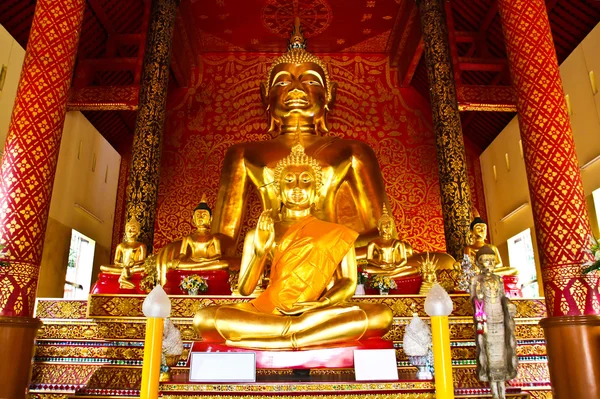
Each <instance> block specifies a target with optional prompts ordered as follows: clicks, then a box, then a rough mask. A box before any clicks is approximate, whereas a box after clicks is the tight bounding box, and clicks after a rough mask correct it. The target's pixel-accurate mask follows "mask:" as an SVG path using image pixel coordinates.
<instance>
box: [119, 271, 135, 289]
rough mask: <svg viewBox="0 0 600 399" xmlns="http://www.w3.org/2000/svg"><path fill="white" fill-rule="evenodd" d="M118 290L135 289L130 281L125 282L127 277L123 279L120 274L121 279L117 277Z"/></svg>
mask: <svg viewBox="0 0 600 399" xmlns="http://www.w3.org/2000/svg"><path fill="white" fill-rule="evenodd" d="M119 288H123V289H133V288H135V284H133V283H132V282H131V281H129V280H127V277H125V276H124V275H122V274H121V277H119Z"/></svg>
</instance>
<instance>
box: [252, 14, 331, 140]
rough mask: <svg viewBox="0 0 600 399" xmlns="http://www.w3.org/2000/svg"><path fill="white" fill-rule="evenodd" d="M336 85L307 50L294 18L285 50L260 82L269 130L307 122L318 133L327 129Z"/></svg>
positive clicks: (322, 66) (320, 62) (298, 25)
mask: <svg viewBox="0 0 600 399" xmlns="http://www.w3.org/2000/svg"><path fill="white" fill-rule="evenodd" d="M336 87H337V86H336V85H335V84H334V83H332V82H331V81H330V80H329V74H328V72H327V67H326V65H325V64H324V63H323V61H321V60H320V59H319V58H318V57H317V56H315V55H313V54H311V53H309V52H308V51H306V40H305V39H304V37H303V36H302V31H301V29H300V24H299V20H297V21H296V26H295V28H294V31H293V32H292V37H291V39H290V41H289V44H288V52H287V53H286V54H284V55H282V56H281V57H279V58H277V59H276V60H275V61H274V62H273V65H272V66H271V69H270V70H269V73H268V75H267V80H266V82H263V83H262V84H261V94H262V97H263V102H264V104H265V106H266V108H267V111H268V113H269V119H270V126H269V132H276V131H280V130H281V127H282V126H291V127H296V126H301V127H304V126H310V125H314V126H315V130H316V131H317V132H328V131H329V129H328V127H327V121H326V117H327V111H329V109H330V108H331V107H333V103H334V99H335V91H336Z"/></svg>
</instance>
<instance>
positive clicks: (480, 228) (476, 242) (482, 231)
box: [464, 216, 519, 276]
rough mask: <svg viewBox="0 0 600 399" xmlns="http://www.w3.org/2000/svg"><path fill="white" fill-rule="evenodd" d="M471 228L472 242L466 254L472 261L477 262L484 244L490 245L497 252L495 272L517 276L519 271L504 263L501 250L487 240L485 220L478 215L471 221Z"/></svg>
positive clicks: (466, 249)
mask: <svg viewBox="0 0 600 399" xmlns="http://www.w3.org/2000/svg"><path fill="white" fill-rule="evenodd" d="M470 230H471V244H470V245H467V246H466V247H465V249H464V254H465V255H468V256H469V258H470V259H471V263H472V264H475V261H476V255H477V251H479V250H480V249H481V248H482V247H483V246H484V245H487V246H488V247H490V248H491V249H492V250H493V251H494V253H495V254H496V267H495V268H494V273H495V274H498V275H500V276H516V275H517V274H519V271H518V270H517V269H515V268H512V267H509V266H504V265H503V264H502V258H501V257H500V252H499V251H498V248H497V247H496V246H495V245H492V244H488V243H486V242H485V240H486V238H487V224H486V223H485V221H484V220H483V219H482V218H481V217H479V216H476V217H475V218H474V219H473V221H472V222H471V226H470Z"/></svg>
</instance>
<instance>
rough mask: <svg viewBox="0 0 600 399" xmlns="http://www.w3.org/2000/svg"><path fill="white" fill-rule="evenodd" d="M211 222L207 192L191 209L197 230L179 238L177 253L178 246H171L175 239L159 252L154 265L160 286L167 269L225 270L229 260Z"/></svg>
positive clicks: (165, 279)
mask: <svg viewBox="0 0 600 399" xmlns="http://www.w3.org/2000/svg"><path fill="white" fill-rule="evenodd" d="M211 221H212V211H211V209H210V207H209V206H208V204H207V203H206V195H203V196H202V199H201V200H200V204H199V205H198V206H197V207H196V209H194V215H193V222H194V226H196V231H194V232H192V233H191V234H190V235H188V236H185V237H184V238H183V239H182V240H181V241H180V243H181V244H180V245H179V250H178V252H177V250H176V249H177V248H173V244H174V243H178V241H175V242H174V243H171V244H168V245H167V246H165V248H163V249H161V250H160V251H159V252H158V255H157V262H156V267H157V270H158V276H159V282H160V284H161V285H163V286H164V285H165V283H166V281H167V271H169V270H196V271H202V270H221V269H227V267H228V266H229V263H228V262H227V261H225V260H222V259H221V243H220V241H219V238H218V237H215V236H214V235H212V234H211V233H210V224H211Z"/></svg>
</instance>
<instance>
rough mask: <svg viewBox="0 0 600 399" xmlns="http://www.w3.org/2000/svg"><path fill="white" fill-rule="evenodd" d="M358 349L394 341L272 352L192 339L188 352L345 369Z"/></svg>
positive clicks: (259, 364)
mask: <svg viewBox="0 0 600 399" xmlns="http://www.w3.org/2000/svg"><path fill="white" fill-rule="evenodd" d="M361 349H363V350H364V349H394V343H393V342H392V341H387V340H384V339H378V338H377V339H375V338H374V339H365V340H361V341H353V342H349V343H348V344H347V345H345V346H335V347H311V348H308V349H300V350H289V351H276V350H260V349H245V348H234V347H231V346H227V345H224V344H219V343H211V342H204V341H200V342H194V344H193V345H192V348H191V350H190V353H194V352H254V353H255V354H256V368H257V369H322V368H328V369H330V368H334V369H337V368H344V369H345V368H353V367H354V351H355V350H361ZM188 366H189V365H188Z"/></svg>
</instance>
